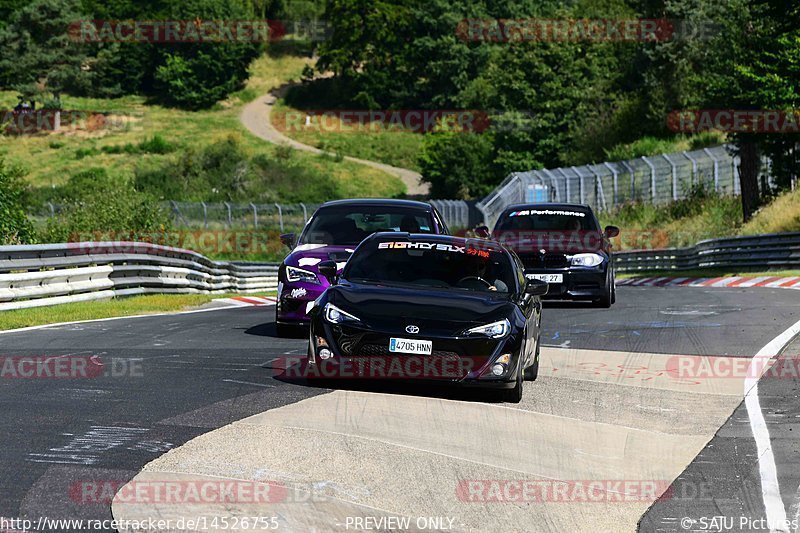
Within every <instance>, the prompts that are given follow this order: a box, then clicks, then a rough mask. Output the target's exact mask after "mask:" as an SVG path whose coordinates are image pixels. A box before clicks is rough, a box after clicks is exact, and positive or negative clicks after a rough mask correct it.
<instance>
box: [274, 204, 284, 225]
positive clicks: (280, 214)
mask: <svg viewBox="0 0 800 533" xmlns="http://www.w3.org/2000/svg"><path fill="white" fill-rule="evenodd" d="M275 207H277V208H278V224H279V225H280V227H281V231H283V210H282V209H281V206H280V204H275Z"/></svg>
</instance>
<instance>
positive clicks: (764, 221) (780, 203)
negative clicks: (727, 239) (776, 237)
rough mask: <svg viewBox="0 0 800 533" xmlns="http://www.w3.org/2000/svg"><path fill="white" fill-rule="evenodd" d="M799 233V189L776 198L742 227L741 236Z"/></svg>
mask: <svg viewBox="0 0 800 533" xmlns="http://www.w3.org/2000/svg"><path fill="white" fill-rule="evenodd" d="M792 231H800V189H798V190H796V191H792V192H788V193H785V194H782V195H780V196H778V197H776V198H775V199H774V200H772V202H770V203H769V204H767V205H765V206H764V207H762V208H761V209H760V210H759V211H758V212H757V213H756V214H755V215H754V216H753V218H752V219H751V220H750V221H749V222H748V223H747V224H745V225H744V226H742V229H741V231H740V232H739V233H740V234H741V235H758V234H761V233H786V232H792Z"/></svg>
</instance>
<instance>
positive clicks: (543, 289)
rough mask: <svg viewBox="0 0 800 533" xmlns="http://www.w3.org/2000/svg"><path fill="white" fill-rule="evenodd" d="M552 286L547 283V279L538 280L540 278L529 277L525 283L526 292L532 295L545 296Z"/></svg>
mask: <svg viewBox="0 0 800 533" xmlns="http://www.w3.org/2000/svg"><path fill="white" fill-rule="evenodd" d="M549 288H550V286H549V285H548V284H547V282H546V281H542V280H538V279H529V280H528V282H527V283H526V284H525V294H528V295H530V296H544V295H545V294H547V290H548V289H549Z"/></svg>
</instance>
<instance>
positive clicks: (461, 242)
mask: <svg viewBox="0 0 800 533" xmlns="http://www.w3.org/2000/svg"><path fill="white" fill-rule="evenodd" d="M391 238H394V239H404V240H409V241H413V240H420V241H429V242H440V243H443V244H454V245H456V246H466V245H472V246H475V247H476V248H484V249H486V248H489V249H490V250H493V251H497V252H507V251H508V249H507V248H506V247H505V246H503V245H502V244H501V243H499V242H497V241H493V240H489V239H472V238H466V237H456V236H454V235H441V234H434V233H406V232H401V231H382V232H378V233H373V234H372V235H370V236H369V237H367V238H366V239H364V241H365V242H366V241H368V240H373V239H376V240H387V239H391Z"/></svg>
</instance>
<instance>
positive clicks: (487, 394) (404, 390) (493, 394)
mask: <svg viewBox="0 0 800 533" xmlns="http://www.w3.org/2000/svg"><path fill="white" fill-rule="evenodd" d="M273 369H275V368H274V367H273ZM276 370H277V369H276ZM305 372H306V370H305V362H295V363H293V364H292V365H291V366H290V367H288V368H285V369H282V371H281V372H279V373H277V374H275V375H273V376H272V377H273V378H274V379H277V380H278V381H282V382H284V383H291V384H293V385H299V386H303V387H311V388H322V389H334V390H350V391H359V392H373V393H381V394H397V395H402V396H423V397H428V398H441V399H444V400H459V401H468V402H490V403H499V402H501V401H502V400H501V399H500V394H499V392H500V391H498V390H485V389H480V388H476V387H464V386H461V385H458V384H457V383H444V382H437V381H432V380H431V381H424V382H423V381H403V380H392V379H367V378H365V379H324V378H321V377H320V378H316V377H314V378H307V377H300V376H304V375H306V374H305Z"/></svg>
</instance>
